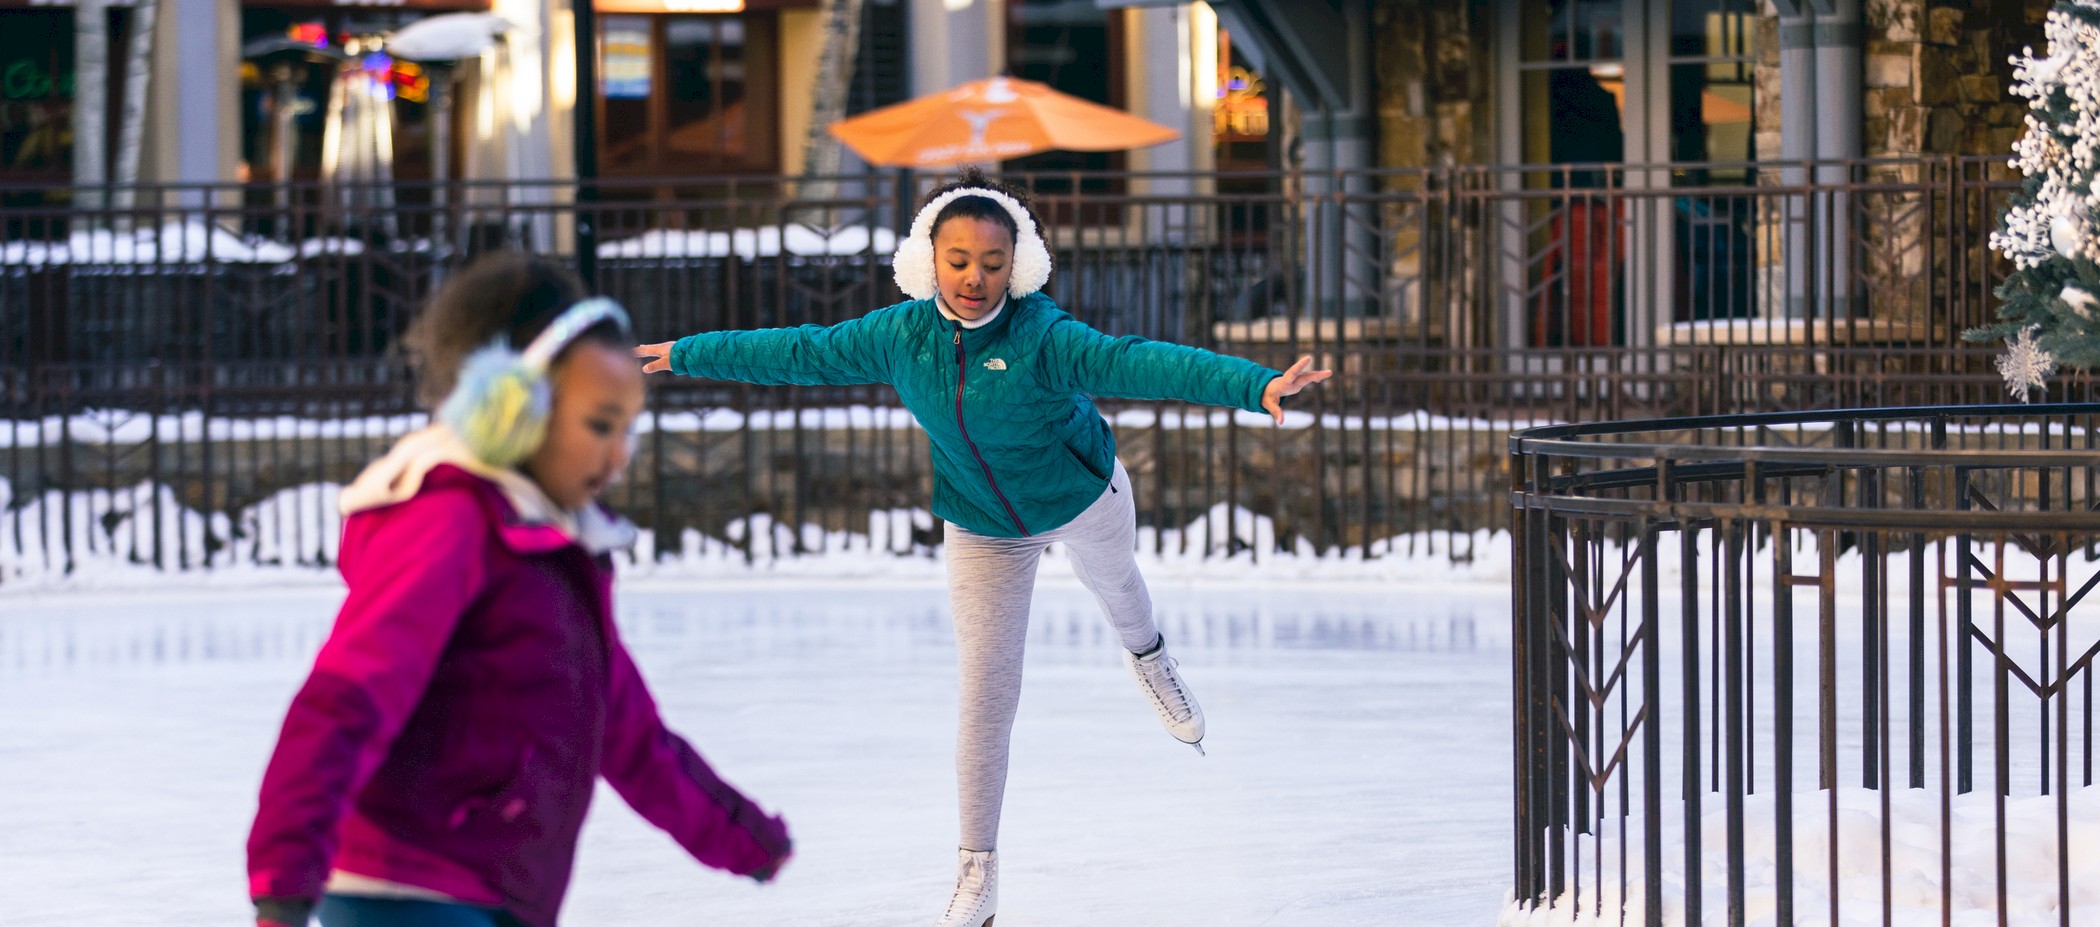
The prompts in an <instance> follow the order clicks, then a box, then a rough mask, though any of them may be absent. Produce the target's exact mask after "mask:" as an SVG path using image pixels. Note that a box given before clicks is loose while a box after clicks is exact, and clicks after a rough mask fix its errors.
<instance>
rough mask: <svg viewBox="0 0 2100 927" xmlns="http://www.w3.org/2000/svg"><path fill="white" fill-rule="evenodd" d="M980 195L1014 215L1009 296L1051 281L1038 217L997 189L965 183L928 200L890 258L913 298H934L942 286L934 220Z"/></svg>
mask: <svg viewBox="0 0 2100 927" xmlns="http://www.w3.org/2000/svg"><path fill="white" fill-rule="evenodd" d="M964 196H981V197H984V198H985V199H988V200H991V201H992V202H995V203H998V204H999V205H1000V206H1002V207H1005V209H1006V212H1007V214H1008V215H1010V216H1013V219H1014V228H1016V229H1018V230H1019V232H1018V234H1016V235H1015V236H1014V239H1015V240H1014V260H1013V276H1011V277H1009V278H1007V281H1006V292H1007V295H1009V296H1027V295H1028V294H1030V293H1033V292H1035V291H1037V290H1040V289H1042V288H1043V284H1045V283H1049V282H1050V248H1049V247H1048V246H1047V245H1044V244H1043V235H1042V233H1041V232H1039V231H1037V230H1036V227H1035V219H1033V218H1031V217H1030V216H1029V215H1028V210H1027V209H1025V208H1022V206H1021V202H1020V201H1019V200H1016V199H1014V198H1013V197H1011V196H1008V195H1006V194H1004V193H1001V192H999V191H997V190H989V189H986V188H984V187H962V188H960V189H956V190H950V191H948V192H946V193H943V194H941V195H939V196H936V197H934V198H933V199H932V200H931V201H929V202H927V204H926V206H925V208H923V209H920V210H919V216H918V218H916V219H913V220H912V223H911V234H910V235H907V236H905V237H904V240H903V241H900V242H898V243H897V253H896V255H895V256H894V257H892V258H891V259H890V269H891V270H893V271H895V272H896V274H897V289H899V290H902V291H904V295H906V296H909V297H911V298H913V299H932V298H933V295H934V294H935V293H937V292H939V290H940V286H939V284H938V283H936V282H935V280H934V276H933V220H934V218H935V217H937V216H939V215H940V214H941V210H942V209H944V208H946V207H947V205H948V204H949V203H952V202H954V201H955V200H956V198H957V197H964Z"/></svg>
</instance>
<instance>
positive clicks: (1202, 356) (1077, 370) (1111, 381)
mask: <svg viewBox="0 0 2100 927" xmlns="http://www.w3.org/2000/svg"><path fill="white" fill-rule="evenodd" d="M1311 366H1312V359H1311V358H1306V359H1304V360H1302V361H1300V362H1299V363H1298V364H1296V365H1293V366H1292V368H1291V373H1288V374H1285V373H1279V372H1277V371H1275V370H1272V369H1270V368H1268V367H1264V366H1262V365H1260V364H1257V363H1255V362H1253V361H1250V360H1245V359H1243V358H1238V357H1230V356H1227V355H1224V354H1218V353H1216V352H1212V351H1206V350H1204V349H1202V348H1193V347H1189V346H1187V345H1180V344H1172V343H1169V342H1165V341H1151V340H1148V339H1145V338H1139V337H1136V336H1134V335H1125V336H1122V337H1116V338H1111V337H1109V336H1107V335H1104V334H1102V333H1101V332H1099V331H1096V330H1094V329H1093V328H1092V327H1090V326H1088V325H1086V324H1084V323H1082V322H1078V321H1075V320H1070V319H1067V320H1063V321H1060V322H1058V323H1057V324H1055V325H1053V326H1051V328H1050V331H1049V334H1048V337H1047V338H1046V339H1045V341H1044V357H1043V364H1042V367H1041V370H1042V377H1043V381H1044V383H1045V385H1047V386H1049V387H1051V388H1053V389H1069V390H1073V391H1075V392H1083V393H1087V394H1089V395H1093V396H1113V397H1117V398H1122V399H1175V400H1181V401H1183V402H1199V403H1203V404H1206V405H1214V406H1231V407H1233V408H1237V409H1246V410H1247V411H1249V412H1268V413H1269V414H1271V415H1273V416H1275V418H1276V421H1277V422H1279V423H1280V422H1282V421H1283V412H1282V404H1281V403H1282V400H1283V397H1285V396H1290V395H1293V394H1295V393H1297V392H1298V391H1300V390H1303V389H1304V388H1305V387H1307V386H1310V385H1311V384H1314V383H1318V382H1320V381H1321V380H1325V379H1327V378H1328V377H1329V376H1332V375H1333V372H1332V371H1327V370H1311V369H1310V368H1311Z"/></svg>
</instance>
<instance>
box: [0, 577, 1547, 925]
mask: <svg viewBox="0 0 2100 927" xmlns="http://www.w3.org/2000/svg"><path fill="white" fill-rule="evenodd" d="M1154 594H1155V598H1156V600H1157V603H1158V610H1159V615H1160V618H1161V622H1162V625H1163V626H1164V627H1165V629H1166V632H1167V635H1168V640H1169V641H1170V642H1171V643H1172V645H1173V647H1174V650H1175V652H1176V654H1177V655H1178V656H1179V658H1180V659H1181V661H1182V666H1183V671H1184V675H1185V677H1186V678H1187V680H1188V682H1189V684H1190V686H1191V688H1192V689H1193V690H1194V692H1195V693H1196V695H1197V696H1198V697H1199V698H1200V699H1201V701H1202V703H1203V707H1204V712H1205V714H1206V716H1207V717H1208V722H1209V736H1208V739H1207V741H1206V746H1207V747H1208V748H1209V751H1210V752H1209V756H1208V757H1199V756H1198V755H1197V754H1196V753H1195V751H1193V750H1191V749H1189V748H1187V747H1184V746H1181V745H1180V744H1177V743H1175V742H1174V741H1173V740H1171V739H1170V738H1169V737H1168V736H1167V734H1166V733H1165V732H1164V730H1163V729H1162V728H1161V727H1160V725H1159V722H1158V721H1157V720H1155V719H1154V717H1153V716H1152V714H1151V711H1150V709H1149V708H1148V707H1147V706H1146V704H1145V702H1144V700H1143V698H1142V697H1141V696H1140V695H1139V693H1138V690H1137V687H1136V685H1135V684H1134V683H1132V682H1131V681H1130V679H1129V677H1128V675H1127V673H1126V671H1125V670H1124V669H1123V667H1122V665H1121V663H1120V662H1119V660H1118V657H1117V653H1116V646H1115V643H1114V639H1113V637H1112V636H1111V635H1110V634H1109V633H1108V628H1107V626H1106V623H1105V622H1104V621H1103V620H1102V619H1101V618H1100V617H1099V614H1098V612H1097V611H1096V609H1095V607H1094V605H1093V603H1092V601H1091V599H1090V598H1088V597H1087V595H1086V593H1085V592H1084V591H1083V590H1081V589H1080V588H1079V587H1077V586H1076V585H1073V584H1070V583H1069V581H1066V582H1063V583H1058V582H1057V577H1056V576H1055V575H1053V574H1049V573H1046V575H1045V584H1044V585H1042V586H1040V587H1039V588H1038V590H1037V596H1036V614H1035V621H1034V624H1033V626H1032V628H1031V632H1030V641H1029V648H1030V649H1029V654H1028V663H1027V683H1026V688H1025V690H1024V693H1023V696H1022V702H1021V712H1020V718H1019V720H1018V722H1017V724H1016V727H1015V733H1014V757H1013V764H1012V773H1011V778H1010V781H1009V784H1008V790H1007V803H1006V815H1005V821H1004V825H1003V827H1002V831H1001V841H1000V851H1001V854H1000V855H1001V869H1002V872H1001V875H1002V881H1001V886H1000V898H1001V904H1000V911H999V918H998V924H999V927H1032V925H1093V924H1113V925H1206V927H1210V925H1215V927H1232V925H1292V924H1300V925H1322V927H1340V925H1459V924H1489V923H1493V921H1494V919H1495V917H1496V914H1497V913H1498V911H1499V910H1500V908H1501V907H1502V903H1503V899H1504V892H1505V889H1506V886H1507V882H1508V878H1509V871H1510V866H1511V850H1510V841H1509V832H1510V798H1509V794H1510V758H1509V757H1510V752H1509V751H1510V747H1509V737H1508V726H1509V717H1510V708H1509V683H1508V676H1509V648H1508V630H1507V629H1508V625H1509V617H1508V615H1509V604H1508V601H1509V600H1508V592H1507V590H1506V588H1504V587H1502V586H1500V585H1497V584H1481V585H1474V586H1466V585H1450V586H1442V587H1430V586H1424V587H1413V586H1410V585H1403V584H1384V585H1382V586H1377V587H1373V586H1368V585H1367V586H1359V587H1355V588H1348V587H1337V586H1320V585H1311V584H1306V583H1297V584H1288V585H1286V584H1276V585H1269V586H1231V587H1220V586H1212V587H1210V588H1207V589H1203V590H1200V591H1199V590H1195V589H1191V588H1188V587H1176V586H1172V585H1166V584H1158V585H1156V586H1155V589H1154ZM339 597H340V593H339V592H338V591H335V590H331V589H328V588H325V587H321V588H303V589H292V588H287V589H282V590H267V589H264V590H228V591H172V592H166V593H161V594H151V593H121V594H116V593H71V594H50V595H37V596H22V595H15V596H10V597H4V598H0V923H4V924H9V925H15V924H22V925H43V924H54V925H58V924H63V925H96V927H115V925H128V924H138V925H171V924H172V925H187V924H228V925H231V924H240V923H243V922H247V921H248V918H249V913H248V912H249V909H248V906H247V900H246V898H245V885H244V874H243V850H242V844H243V841H244V839H245V837H246V834H247V829H248V825H249V822H250V819H251V817H252V815H253V813H254V802H255V799H254V795H255V788H256V783H257V782H258V781H259V779H260V776H261V771H262V767H263V764H264V762H265V760H266V759H267V757H268V753H269V750H270V747H271V744H272V742H273V741H274V738H275V735H276V733H277V726H278V724H279V722H280V721H281V719H282V717H283V711H284V707H285V704H286V702H287V701H288V700H289V698H290V697H291V694H292V692H293V691H294V690H295V689H296V688H297V686H298V685H299V683H300V681H301V680H302V679H303V677H304V674H305V671H306V669H307V665H308V662H309V660H310V659H311V656H312V653H313V650H314V648H315V647H317V646H318V645H319V643H320V641H321V639H322V637H323V636H324V635H325V633H326V631H327V625H328V622H329V620H330V619H331V617H332V616H333V612H334V608H335V605H336V603H337V601H338V599H339ZM945 606H946V594H945V592H944V591H943V590H942V589H941V588H940V587H939V586H938V585H935V584H931V583H922V582H914V583H907V584H870V583H854V584H847V583H826V582H821V581H807V582H804V581H796V582H795V583H794V584H792V585H789V584H785V583H781V582H777V581H776V582H765V581H724V582H709V583H705V584H687V585H674V584H669V583H663V582H656V583H644V584H639V585H633V584H631V585H626V586H623V588H622V589H621V592H620V625H621V630H622V633H623V634H624V635H625V639H626V641H627V644H628V646H629V647H630V649H632V650H633V652H634V654H635V656H636V659H637V660H638V661H639V662H640V664H641V667H642V671H643V672H644V674H645V675H646V676H647V677H648V679H649V682H650V684H651V687H652V689H653V690H654V692H655V693H656V696H657V698H658V700H659V701H660V702H661V704H662V706H663V710H664V713H665V715H666V717H667V718H668V720H669V721H670V723H671V726H672V727H673V728H675V729H677V730H679V731H680V732H682V733H683V734H685V735H686V736H687V737H688V738H689V739H690V740H692V741H693V742H694V744H695V745H696V746H697V747H698V748H699V749H700V751H701V753H702V754H703V755H705V756H706V757H707V758H708V759H709V760H710V761H711V762H712V763H714V765H715V766H716V768H717V769H718V770H720V771H722V773H723V774H724V775H725V776H727V777H728V778H729V779H730V781H732V782H734V783H736V784H737V785H738V786H739V787H741V788H743V789H744V790H745V791H746V792H748V793H749V794H751V795H752V796H754V797H756V798H757V799H758V800H759V801H760V802H761V803H763V804H764V805H765V806H766V807H767V808H769V809H773V810H778V811H782V812H785V814H786V815H787V818H788V822H789V826H790V828H791V829H792V832H793V834H794V838H795V842H796V857H795V859H794V861H793V862H792V863H790V864H789V866H788V868H787V869H786V870H785V871H784V872H783V873H782V875H781V877H780V878H779V880H778V881H777V882H776V883H775V884H773V885H769V886H756V885H753V884H751V883H750V882H748V881H745V880H741V879H736V878H733V877H730V876H727V875H724V874H722V873H718V872H714V871H712V870H705V869H702V868H701V867H700V866H699V865H698V864H697V863H694V862H692V861H691V860H690V859H689V858H687V857H686V856H685V855H684V854H683V853H682V852H681V851H679V850H678V848H677V847H676V846H675V845H673V844H672V843H671V842H670V840H669V839H668V838H665V837H664V836H662V835H661V834H660V833H658V832H657V831H655V830H654V829H652V828H650V827H649V826H648V825H646V824H644V823H643V822H642V821H641V820H640V819H639V818H637V817H636V816H635V815H634V814H633V813H632V812H630V811H628V810H627V808H626V806H625V805H624V804H622V803H621V802H620V801H619V799H618V797H617V796H616V795H614V794H612V793H611V791H610V790H608V789H605V788H602V787H601V789H600V791H599V796H598V801H597V803H596V804H595V805H594V806H593V809H592V813H591V817H590V821H589V823H588V825H587V826H586V828H585V831H584V839H583V845H582V849H581V853H580V858H579V861H578V866H577V874H576V879H575V882H574V884H573V887H572V889H571V891H570V893H569V898H568V902H567V906H566V907H565V909H564V911H563V922H564V923H565V924H570V925H584V927H589V925H646V924H678V925H773V924H780V925H796V927H809V925H852V927H885V925H899V927H904V925H913V927H923V925H928V924H931V923H932V922H933V920H934V919H935V917H937V916H938V914H939V913H940V910H941V906H942V905H943V904H944V903H945V901H946V900H947V892H948V888H949V885H950V883H951V880H952V879H953V876H954V846H955V840H956V837H955V829H956V811H955V784H954V772H953V749H954V737H955V734H954V718H955V680H954V674H955V670H954V664H953V660H954V645H953V636H952V634H951V632H950V630H949V626H948V621H947V611H946V607H945Z"/></svg>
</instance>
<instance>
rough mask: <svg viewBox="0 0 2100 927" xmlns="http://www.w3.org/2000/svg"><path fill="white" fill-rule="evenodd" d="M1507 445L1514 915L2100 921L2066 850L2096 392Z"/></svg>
mask: <svg viewBox="0 0 2100 927" xmlns="http://www.w3.org/2000/svg"><path fill="white" fill-rule="evenodd" d="M1509 448H1510V466H1511V476H1512V481H1511V486H1512V493H1511V500H1512V503H1513V508H1514V509H1515V513H1516V517H1517V519H1518V525H1517V527H1516V528H1515V529H1514V530H1513V532H1512V535H1511V544H1512V548H1513V550H1514V553H1515V557H1516V561H1515V564H1514V565H1513V569H1512V571H1511V573H1512V576H1513V577H1514V583H1515V606H1516V615H1515V630H1514V648H1513V664H1514V679H1515V687H1516V688H1515V708H1516V712H1515V760H1516V782H1517V792H1516V809H1515V810H1516V815H1515V817H1516V830H1515V838H1516V840H1515V844H1516V858H1515V886H1514V887H1515V898H1516V899H1517V904H1518V906H1519V907H1522V908H1537V907H1540V906H1546V905H1552V906H1554V907H1558V908H1561V909H1562V910H1561V911H1560V912H1557V914H1556V917H1557V919H1556V920H1555V922H1556V923H1561V922H1567V921H1566V920H1565V919H1566V918H1572V919H1574V920H1573V922H1576V923H1600V924H1601V923H1645V924H1648V925H1660V924H1663V923H1664V922H1665V912H1666V911H1667V912H1669V913H1668V917H1669V920H1670V922H1672V923H1681V924H1702V923H1716V924H1730V925H1740V924H1743V923H1745V921H1746V919H1750V920H1759V919H1763V918H1765V917H1768V916H1769V917H1770V918H1772V920H1771V921H1770V922H1775V923H1778V924H1781V925H1787V924H1794V923H1797V922H1813V923H1870V922H1871V923H1882V924H1916V923H1927V922H1930V923H1968V922H1978V923H1981V922H1986V921H1987V922H1991V923H2000V924H2003V923H2007V922H2008V920H2007V919H2008V917H2009V918H2010V919H2011V921H2012V922H2016V923H2040V922H2042V921H2040V920H2035V919H2034V918H2038V917H2040V918H2046V921H2047V922H2048V923H2061V924H2065V925H2070V924H2075V923H2083V922H2088V921H2090V920H2091V918H2092V916H2093V914H2092V912H2091V911H2089V910H2084V908H2083V907H2082V906H2081V907H2078V908H2076V909H2075V910H2074V904H2073V899H2074V897H2075V896H2074V894H2073V892H2072V888H2071V885H2072V880H2073V879H2074V873H2077V872H2080V871H2082V870H2081V869H2080V868H2078V867H2082V866H2083V865H2084V863H2075V864H2074V861H2073V853H2074V851H2073V850H2072V849H2070V848H2071V847H2074V846H2079V845H2081V843H2080V841H2081V839H2084V837H2083V835H2084V834H2085V830H2084V826H2085V824H2084V822H2088V821H2090V820H2091V816H2090V814H2089V813H2082V812H2081V811H2080V810H2079V809H2082V808H2085V807H2087V806H2085V805H2083V804H2082V801H2083V800H2084V799H2083V797H2081V796H2083V795H2085V794H2086V791H2085V790H2088V789H2089V787H2090V786H2091V785H2092V783H2093V750H2094V746H2095V744H2094V737H2093V712H2092V705H2093V702H2092V691H2093V682H2094V681H2093V667H2092V661H2093V659H2094V657H2095V655H2096V653H2100V643H2096V642H2095V641H2096V631H2100V628H2096V626H2095V624H2094V622H2093V616H2094V605H2093V603H2092V602H2091V601H2089V599H2088V597H2089V595H2090V594H2091V593H2092V591H2093V590H2094V589H2095V587H2096V586H2100V405H2092V404H2081V405H2053V406H1979V407H1967V408H1928V409H1884V410H1852V411H1843V412H1802V413H1788V414H1763V415H1738V416H1717V417H1706V418H1689V419H1669V420H1652V421H1631V422H1611V423H1597V424H1587V425H1559V426H1551V427H1544V428H1536V429H1531V430H1527V431H1524V432H1522V433H1520V434H1517V435H1515V436H1512V438H1511V439H1510V442H1509ZM2009 821H2010V824H2009V823H2008V822H2009ZM2074 826H2077V827H2078V828H2080V829H2079V830H2078V834H2079V835H2080V836H2078V837H2072V836H2070V832H2071V829H2072V828H2073V827H2074ZM1833 833H1835V834H1837V836H1836V837H1835V838H1833V837H1832V836H1831V835H1832V834H1833ZM2008 866H2010V867H2011V868H2010V869H2008ZM2009 880H2010V881H2009ZM2009 885H2013V887H2012V888H2009Z"/></svg>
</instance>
